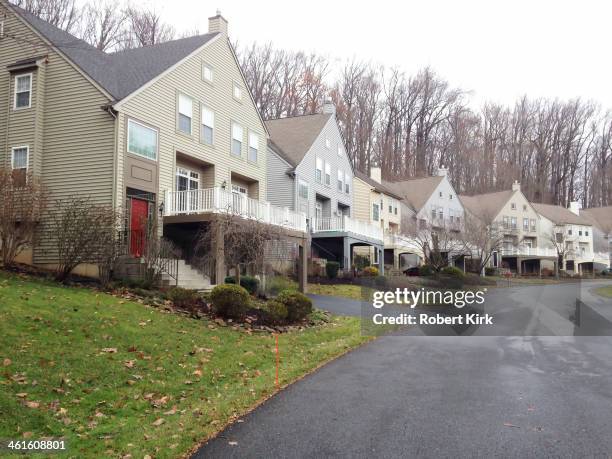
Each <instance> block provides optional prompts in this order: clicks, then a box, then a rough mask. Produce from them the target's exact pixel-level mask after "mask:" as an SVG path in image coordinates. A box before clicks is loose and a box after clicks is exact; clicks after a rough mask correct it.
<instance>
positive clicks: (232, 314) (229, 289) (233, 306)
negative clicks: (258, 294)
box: [210, 284, 251, 319]
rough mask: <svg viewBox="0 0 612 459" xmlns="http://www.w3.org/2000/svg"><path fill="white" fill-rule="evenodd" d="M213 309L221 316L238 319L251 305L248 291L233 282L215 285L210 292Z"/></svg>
mask: <svg viewBox="0 0 612 459" xmlns="http://www.w3.org/2000/svg"><path fill="white" fill-rule="evenodd" d="M210 301H211V303H212V307H213V310H214V311H215V312H216V313H217V314H219V315H220V316H222V317H226V318H229V319H240V318H242V317H244V315H245V314H246V312H247V310H248V309H249V307H250V305H251V297H250V296H249V292H247V291H246V289H244V288H243V287H240V286H239V285H235V284H222V285H217V286H216V287H215V288H213V289H212V292H210Z"/></svg>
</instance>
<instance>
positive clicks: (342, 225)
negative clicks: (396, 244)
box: [312, 215, 383, 241]
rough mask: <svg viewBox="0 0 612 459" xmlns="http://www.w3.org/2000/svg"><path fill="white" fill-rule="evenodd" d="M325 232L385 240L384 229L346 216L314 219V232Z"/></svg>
mask: <svg viewBox="0 0 612 459" xmlns="http://www.w3.org/2000/svg"><path fill="white" fill-rule="evenodd" d="M324 231H341V232H351V233H355V234H359V235H361V236H366V237H368V238H371V239H376V240H379V241H382V240H383V230H382V228H380V227H379V226H376V225H372V224H371V223H367V222H363V221H361V220H355V219H354V218H351V217H347V216H346V215H344V216H342V217H325V218H315V219H313V225H312V232H313V233H321V232H324Z"/></svg>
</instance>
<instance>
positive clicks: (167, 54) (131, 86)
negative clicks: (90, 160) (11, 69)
mask: <svg viewBox="0 0 612 459" xmlns="http://www.w3.org/2000/svg"><path fill="white" fill-rule="evenodd" d="M11 7H12V8H13V10H14V11H15V12H16V13H17V14H18V15H19V16H21V17H22V18H23V19H24V20H25V21H26V22H27V23H28V24H30V25H31V26H32V27H33V28H34V29H35V30H37V31H38V32H39V33H40V34H41V35H42V36H43V37H45V38H46V39H47V40H49V42H51V44H52V45H53V46H55V47H56V48H57V49H59V50H60V51H61V52H62V53H64V54H65V55H66V56H67V57H68V58H69V59H70V60H71V61H72V62H73V63H74V64H75V65H76V66H78V67H79V68H80V69H81V70H82V71H83V72H84V73H85V74H87V75H88V76H89V77H90V78H91V79H92V80H94V81H95V82H96V83H98V84H99V85H100V86H101V87H102V88H104V89H105V90H106V91H107V92H108V93H109V94H110V95H111V96H113V97H114V98H115V100H117V101H119V100H121V99H123V98H124V97H126V96H128V95H129V94H131V93H132V92H134V91H135V90H137V89H138V88H140V87H141V86H142V85H144V84H145V83H147V82H148V81H150V80H152V79H153V78H155V77H156V76H158V75H159V74H161V73H162V72H163V71H165V70H166V69H168V68H169V67H171V66H172V65H174V64H176V63H177V62H178V61H180V60H181V59H183V58H185V57H186V56H188V55H189V54H191V53H192V52H194V51H195V50H196V49H198V48H199V47H201V46H203V45H204V44H206V43H207V42H208V41H210V40H211V39H212V38H213V37H215V36H216V35H217V34H216V33H213V34H205V35H197V36H194V37H188V38H182V39H180V40H173V41H170V42H166V43H161V44H159V45H154V46H146V47H143V48H134V49H130V50H126V51H122V52H118V53H105V52H103V51H100V50H98V49H97V48H95V47H93V46H91V45H89V44H88V43H86V42H85V41H83V40H80V39H78V38H76V37H74V36H73V35H71V34H69V33H67V32H64V31H63V30H61V29H58V28H57V27H55V26H53V25H51V24H49V23H48V22H45V21H43V20H42V19H39V18H37V17H36V16H34V15H33V14H31V13H28V12H27V11H25V10H23V9H21V8H19V7H16V6H14V5H11Z"/></svg>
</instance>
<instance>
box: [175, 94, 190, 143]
mask: <svg viewBox="0 0 612 459" xmlns="http://www.w3.org/2000/svg"><path fill="white" fill-rule="evenodd" d="M192 117H193V100H192V99H191V97H187V96H185V95H183V94H179V102H178V129H179V131H181V132H184V133H185V134H190V135H191V118H192Z"/></svg>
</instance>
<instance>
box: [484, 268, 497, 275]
mask: <svg viewBox="0 0 612 459" xmlns="http://www.w3.org/2000/svg"><path fill="white" fill-rule="evenodd" d="M495 274H497V269H495V268H491V267H490V266H488V267H486V268H485V276H495Z"/></svg>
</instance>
